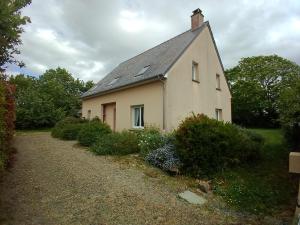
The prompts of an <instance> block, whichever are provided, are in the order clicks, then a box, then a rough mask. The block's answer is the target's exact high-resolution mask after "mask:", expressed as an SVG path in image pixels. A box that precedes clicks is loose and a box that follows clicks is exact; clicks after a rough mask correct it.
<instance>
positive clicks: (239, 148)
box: [175, 114, 262, 177]
mask: <svg viewBox="0 0 300 225" xmlns="http://www.w3.org/2000/svg"><path fill="white" fill-rule="evenodd" d="M175 136H176V151H177V154H178V156H179V158H180V160H181V161H182V163H183V166H182V170H183V171H184V172H186V173H188V174H190V175H192V176H196V177H198V176H203V175H211V174H214V173H216V172H218V171H221V170H224V169H226V168H229V167H233V166H237V165H242V164H245V163H246V164H247V163H251V162H254V161H255V160H257V159H258V158H259V156H260V152H261V147H262V144H261V140H262V138H260V137H258V136H257V135H255V134H250V133H249V132H248V131H245V130H244V129H241V128H240V127H238V126H236V125H233V124H230V123H224V122H221V121H217V120H214V119H209V118H208V117H207V116H205V115H203V114H201V115H200V114H198V115H192V116H190V117H188V118H186V119H185V120H184V121H183V122H182V123H181V124H180V125H179V127H178V129H177V130H176V133H175Z"/></svg>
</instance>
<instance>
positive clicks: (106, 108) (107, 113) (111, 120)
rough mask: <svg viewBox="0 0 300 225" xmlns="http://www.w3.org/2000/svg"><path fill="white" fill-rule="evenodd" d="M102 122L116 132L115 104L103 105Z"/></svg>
mask: <svg viewBox="0 0 300 225" xmlns="http://www.w3.org/2000/svg"><path fill="white" fill-rule="evenodd" d="M102 120H103V122H105V123H106V124H108V125H109V126H110V128H111V129H112V130H113V131H115V130H116V103H115V102H114V103H109V104H104V105H103V118H102Z"/></svg>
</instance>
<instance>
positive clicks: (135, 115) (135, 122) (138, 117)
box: [132, 105, 144, 128]
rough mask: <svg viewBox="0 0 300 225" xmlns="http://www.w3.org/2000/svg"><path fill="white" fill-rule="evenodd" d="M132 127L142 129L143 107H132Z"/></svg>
mask: <svg viewBox="0 0 300 225" xmlns="http://www.w3.org/2000/svg"><path fill="white" fill-rule="evenodd" d="M132 127H133V128H144V106H143V105H139V106H133V107H132Z"/></svg>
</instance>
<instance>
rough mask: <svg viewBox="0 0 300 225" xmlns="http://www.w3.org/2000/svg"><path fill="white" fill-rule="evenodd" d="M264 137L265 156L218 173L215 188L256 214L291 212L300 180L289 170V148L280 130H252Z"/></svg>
mask: <svg viewBox="0 0 300 225" xmlns="http://www.w3.org/2000/svg"><path fill="white" fill-rule="evenodd" d="M251 130H252V131H253V132H256V133H258V134H261V135H262V136H263V137H264V138H265V143H264V146H263V150H262V159H261V160H260V161H259V162H257V163H256V164H253V165H251V166H247V167H241V168H238V169H233V170H230V171H226V172H223V173H220V174H218V175H217V176H216V177H215V179H214V181H213V183H214V191H215V193H217V194H218V195H220V196H222V197H223V198H224V199H225V201H226V202H227V203H228V204H229V205H231V206H233V207H234V208H236V209H238V210H240V211H246V212H250V213H254V214H273V215H274V214H277V215H278V214H280V213H283V214H284V213H292V212H293V210H294V207H295V205H294V204H295V196H296V192H297V182H296V180H295V179H294V178H293V177H292V175H291V174H289V173H288V155H289V152H288V148H287V147H286V145H285V143H284V139H283V136H282V133H281V131H280V130H279V129H251Z"/></svg>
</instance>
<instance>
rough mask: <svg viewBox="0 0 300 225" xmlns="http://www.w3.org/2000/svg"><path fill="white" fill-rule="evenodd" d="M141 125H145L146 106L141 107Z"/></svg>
mask: <svg viewBox="0 0 300 225" xmlns="http://www.w3.org/2000/svg"><path fill="white" fill-rule="evenodd" d="M141 126H142V127H144V107H143V106H142V107H141Z"/></svg>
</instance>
